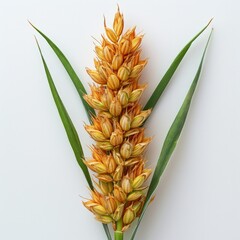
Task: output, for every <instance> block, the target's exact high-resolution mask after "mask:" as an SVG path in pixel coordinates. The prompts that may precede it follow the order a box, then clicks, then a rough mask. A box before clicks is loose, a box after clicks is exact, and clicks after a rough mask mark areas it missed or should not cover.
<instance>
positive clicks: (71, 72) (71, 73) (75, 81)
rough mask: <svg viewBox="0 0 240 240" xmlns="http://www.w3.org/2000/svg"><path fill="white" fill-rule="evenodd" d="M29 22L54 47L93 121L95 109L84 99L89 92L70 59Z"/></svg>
mask: <svg viewBox="0 0 240 240" xmlns="http://www.w3.org/2000/svg"><path fill="white" fill-rule="evenodd" d="M29 23H30V24H31V26H32V27H33V28H34V29H35V30H36V31H37V32H38V33H39V34H40V35H41V36H42V37H43V38H44V39H45V40H46V42H47V43H48V44H49V46H50V47H51V48H52V50H53V51H54V52H55V54H56V55H57V57H58V59H59V60H60V62H61V63H62V65H63V67H64V68H65V70H66V71H67V73H68V75H69V77H70V78H71V80H72V82H73V84H74V86H75V88H76V90H77V92H78V94H79V96H80V98H81V100H82V103H83V106H84V108H85V110H86V113H87V116H88V119H89V121H90V122H91V116H92V115H95V111H94V109H93V108H92V107H90V106H89V105H88V104H87V102H86V101H85V100H84V98H83V95H84V94H86V93H87V92H86V90H85V88H84V86H83V84H82V82H81V80H80V79H79V77H78V76H77V74H76V72H75V71H74V69H73V67H72V66H71V64H70V62H69V61H68V59H67V58H66V56H65V55H64V54H63V52H62V51H61V50H60V49H59V47H58V46H57V45H56V44H55V43H53V41H52V40H51V39H50V38H48V37H47V36H46V35H45V34H44V33H43V32H41V31H40V30H39V29H38V28H37V27H35V26H34V25H33V24H32V23H31V22H29Z"/></svg>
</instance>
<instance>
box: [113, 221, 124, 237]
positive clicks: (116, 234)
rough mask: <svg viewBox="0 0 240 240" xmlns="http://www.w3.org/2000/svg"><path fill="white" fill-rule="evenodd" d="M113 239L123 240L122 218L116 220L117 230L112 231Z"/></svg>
mask: <svg viewBox="0 0 240 240" xmlns="http://www.w3.org/2000/svg"><path fill="white" fill-rule="evenodd" d="M114 240H123V232H122V219H120V220H118V221H117V230H116V231H115V232H114Z"/></svg>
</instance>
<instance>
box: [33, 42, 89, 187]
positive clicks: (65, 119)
mask: <svg viewBox="0 0 240 240" xmlns="http://www.w3.org/2000/svg"><path fill="white" fill-rule="evenodd" d="M36 41H37V40H36ZM37 45H38V49H39V52H40V54H41V58H42V62H43V65H44V69H45V73H46V76H47V79H48V83H49V86H50V89H51V93H52V96H53V99H54V101H55V104H56V106H57V109H58V113H59V115H60V118H61V120H62V123H63V126H64V128H65V130H66V133H67V136H68V140H69V142H70V144H71V146H72V149H73V152H74V154H75V157H76V159H77V162H78V164H79V166H80V167H81V169H82V171H83V173H84V175H85V177H86V180H87V182H88V185H89V187H90V188H91V189H92V188H93V185H92V181H91V178H90V175H89V172H88V169H87V167H86V165H85V164H84V162H83V160H82V159H83V157H84V155H83V150H82V146H81V142H80V140H79V137H78V134H77V131H76V129H75V127H74V125H73V123H72V120H71V119H70V117H69V115H68V112H67V110H66V108H65V106H64V105H63V102H62V100H61V98H60V96H59V94H58V92H57V89H56V87H55V84H54V82H53V79H52V76H51V74H50V72H49V69H48V66H47V64H46V62H45V59H44V57H43V55H42V51H41V49H40V46H39V44H38V42H37Z"/></svg>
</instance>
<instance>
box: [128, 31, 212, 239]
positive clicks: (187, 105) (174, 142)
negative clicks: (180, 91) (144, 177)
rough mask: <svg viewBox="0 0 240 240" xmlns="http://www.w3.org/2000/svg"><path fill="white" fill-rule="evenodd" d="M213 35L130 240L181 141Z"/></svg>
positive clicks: (170, 135)
mask: <svg viewBox="0 0 240 240" xmlns="http://www.w3.org/2000/svg"><path fill="white" fill-rule="evenodd" d="M211 35H212V31H211V33H210V35H209V38H208V41H207V43H206V46H205V49H204V52H203V55H202V58H201V61H200V64H199V67H198V70H197V72H196V75H195V77H194V80H193V82H192V84H191V87H190V89H189V91H188V93H187V95H186V97H185V99H184V102H183V104H182V106H181V108H180V110H179V112H178V113H177V116H176V117H175V119H174V121H173V123H172V125H171V127H170V129H169V131H168V134H167V136H166V138H165V141H164V143H163V147H162V150H161V153H160V156H159V159H158V162H157V166H156V168H155V171H154V174H153V177H152V180H151V183H150V186H149V189H148V193H147V196H146V201H145V204H144V207H143V210H142V213H141V216H140V217H139V220H138V223H137V226H136V227H135V229H134V231H133V234H132V236H131V238H130V240H133V239H134V237H135V235H136V232H137V230H138V227H139V225H140V222H141V220H142V218H143V216H144V213H145V212H146V209H147V207H148V205H149V203H150V201H151V198H152V196H153V194H154V192H155V190H156V188H157V186H158V183H159V180H160V177H161V176H162V174H163V172H164V170H165V168H166V166H167V164H168V162H169V159H170V157H171V154H172V153H173V151H174V149H175V147H176V145H177V141H178V139H179V136H180V134H181V131H182V129H183V126H184V123H185V120H186V118H187V114H188V111H189V108H190V105H191V101H192V97H193V94H194V91H195V89H196V86H197V83H198V80H199V77H200V73H201V70H202V65H203V60H204V57H205V54H206V50H207V47H208V44H209V41H210V38H211Z"/></svg>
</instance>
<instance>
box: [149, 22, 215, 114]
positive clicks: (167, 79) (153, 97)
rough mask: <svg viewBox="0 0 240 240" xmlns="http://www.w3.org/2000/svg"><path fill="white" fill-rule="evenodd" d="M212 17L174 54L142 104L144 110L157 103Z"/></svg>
mask: <svg viewBox="0 0 240 240" xmlns="http://www.w3.org/2000/svg"><path fill="white" fill-rule="evenodd" d="M211 21H212V19H211V20H210V21H209V22H208V24H207V25H206V26H205V27H204V28H203V29H202V30H201V31H200V32H199V33H197V34H196V35H195V36H194V37H193V38H192V39H191V40H190V41H189V42H188V43H187V44H186V45H185V46H184V48H183V49H182V50H181V51H180V53H179V54H178V55H177V56H176V58H175V59H174V61H173V62H172V64H171V65H170V67H169V68H168V70H167V72H166V73H165V74H164V76H163V77H162V79H161V81H160V82H159V84H158V85H157V87H156V88H155V90H154V92H153V94H152V95H151V97H150V98H149V100H148V102H147V103H146V105H145V106H144V110H147V109H150V108H154V107H155V105H156V104H157V102H158V100H159V98H160V97H161V95H162V94H163V92H164V90H165V89H166V87H167V85H168V83H169V82H170V80H171V78H172V76H173V74H174V73H175V71H176V70H177V68H178V66H179V65H180V63H181V61H182V59H183V58H184V56H185V55H186V53H187V51H188V49H189V48H190V47H191V45H192V43H193V42H194V41H195V40H196V39H197V38H198V37H199V36H200V35H201V34H202V32H204V30H205V29H206V28H207V27H208V26H209V24H210V23H211Z"/></svg>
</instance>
